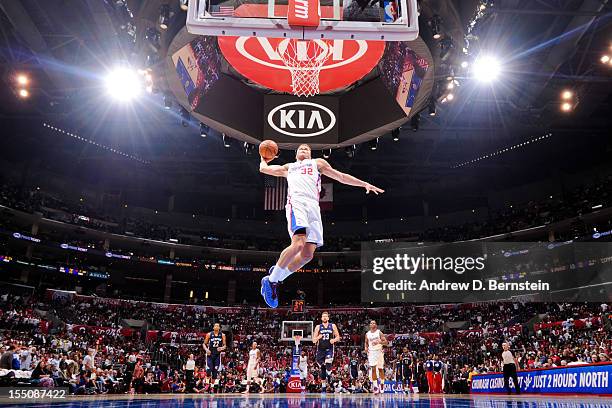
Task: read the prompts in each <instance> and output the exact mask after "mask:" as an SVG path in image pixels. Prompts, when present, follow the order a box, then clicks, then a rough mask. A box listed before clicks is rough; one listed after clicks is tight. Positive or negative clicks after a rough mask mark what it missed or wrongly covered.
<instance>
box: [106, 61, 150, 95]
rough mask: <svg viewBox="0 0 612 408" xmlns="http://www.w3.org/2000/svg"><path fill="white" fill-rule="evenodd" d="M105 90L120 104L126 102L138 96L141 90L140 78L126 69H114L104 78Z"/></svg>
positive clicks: (131, 70) (132, 71)
mask: <svg viewBox="0 0 612 408" xmlns="http://www.w3.org/2000/svg"><path fill="white" fill-rule="evenodd" d="M105 83H106V90H107V92H108V94H109V95H110V96H112V97H113V98H114V99H116V100H118V101H121V102H128V101H130V100H132V99H134V98H136V97H138V96H139V95H140V93H141V92H142V89H143V80H142V76H141V75H139V74H138V73H137V72H136V71H135V70H133V69H130V68H128V67H119V68H115V69H114V70H112V71H111V72H109V73H108V75H107V76H106V80H105Z"/></svg>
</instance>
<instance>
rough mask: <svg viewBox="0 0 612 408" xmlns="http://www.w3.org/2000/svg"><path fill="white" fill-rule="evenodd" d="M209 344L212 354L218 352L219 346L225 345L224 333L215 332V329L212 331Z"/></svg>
mask: <svg viewBox="0 0 612 408" xmlns="http://www.w3.org/2000/svg"><path fill="white" fill-rule="evenodd" d="M208 346H209V347H208V348H209V349H210V352H211V354H218V353H219V351H217V347H223V333H221V332H219V334H215V332H214V331H211V332H210V339H209V343H208Z"/></svg>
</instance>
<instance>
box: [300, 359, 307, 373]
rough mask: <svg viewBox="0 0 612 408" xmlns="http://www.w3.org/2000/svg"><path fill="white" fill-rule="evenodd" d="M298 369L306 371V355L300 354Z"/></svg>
mask: <svg viewBox="0 0 612 408" xmlns="http://www.w3.org/2000/svg"><path fill="white" fill-rule="evenodd" d="M299 367H300V371H306V369H307V368H308V357H306V356H300V365H299Z"/></svg>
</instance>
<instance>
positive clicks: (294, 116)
mask: <svg viewBox="0 0 612 408" xmlns="http://www.w3.org/2000/svg"><path fill="white" fill-rule="evenodd" d="M268 124H269V125H270V127H272V129H274V130H276V131H277V132H279V133H282V134H284V135H287V136H293V137H313V136H319V135H322V134H323V133H325V132H328V131H329V130H331V129H332V128H333V127H334V126H335V125H336V115H334V112H332V111H331V110H329V109H327V108H326V107H325V106H323V105H319V104H318V103H313V102H287V103H284V104H282V105H279V106H277V107H276V108H274V109H272V110H271V111H270V113H268Z"/></svg>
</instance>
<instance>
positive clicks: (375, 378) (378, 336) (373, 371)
mask: <svg viewBox="0 0 612 408" xmlns="http://www.w3.org/2000/svg"><path fill="white" fill-rule="evenodd" d="M388 343H389V342H388V341H387V339H386V337H385V335H384V334H383V333H382V332H381V331H380V330H378V326H377V324H376V320H371V321H370V330H369V331H368V332H367V333H366V339H365V351H366V353H367V355H368V366H369V367H370V370H369V371H370V381H371V382H372V392H373V393H374V394H382V392H383V390H382V387H383V386H384V384H385V356H384V353H383V346H386V345H387V344H388Z"/></svg>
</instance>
